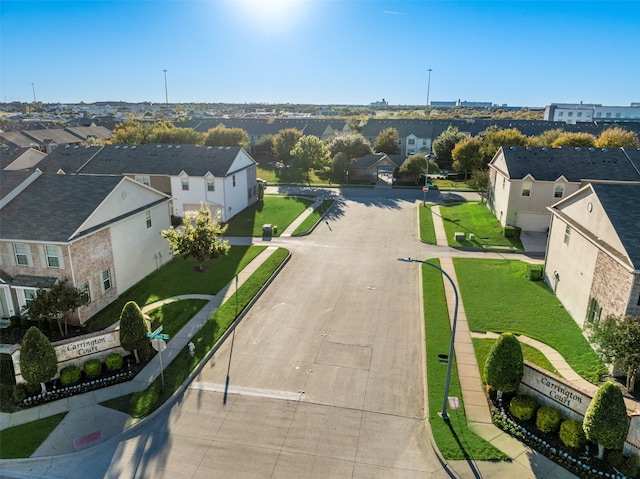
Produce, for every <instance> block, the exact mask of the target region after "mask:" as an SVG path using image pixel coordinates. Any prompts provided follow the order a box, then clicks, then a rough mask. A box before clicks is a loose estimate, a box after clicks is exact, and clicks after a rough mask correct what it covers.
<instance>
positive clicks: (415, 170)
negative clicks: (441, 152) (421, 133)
mask: <svg viewBox="0 0 640 479" xmlns="http://www.w3.org/2000/svg"><path fill="white" fill-rule="evenodd" d="M427 165H428V166H427ZM439 171H440V168H438V164H437V163H436V162H435V161H433V160H429V162H428V163H427V156H426V155H423V154H420V153H418V154H415V155H411V156H410V157H409V158H407V159H406V160H404V161H403V162H402V165H400V168H399V170H398V173H399V174H400V175H401V176H409V177H413V178H415V179H416V183H419V182H420V178H421V177H423V176H425V173H438V172H439Z"/></svg>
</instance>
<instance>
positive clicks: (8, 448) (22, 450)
mask: <svg viewBox="0 0 640 479" xmlns="http://www.w3.org/2000/svg"><path fill="white" fill-rule="evenodd" d="M66 415H67V413H66V412H63V413H60V414H56V415H55V416H49V417H46V418H44V419H37V420H35V421H33V422H29V423H27V424H21V425H20V426H13V427H10V428H7V429H3V430H2V432H1V434H2V440H0V459H17V458H22V457H29V456H31V454H33V453H34V452H35V451H36V449H38V447H40V444H42V442H43V441H44V440H45V439H46V438H47V437H49V434H51V433H52V432H53V430H54V429H55V428H56V427H57V426H58V424H60V421H62V420H63V419H64V417H65V416H66Z"/></svg>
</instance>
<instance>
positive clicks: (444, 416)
mask: <svg viewBox="0 0 640 479" xmlns="http://www.w3.org/2000/svg"><path fill="white" fill-rule="evenodd" d="M398 260H400V261H406V262H409V263H422V264H426V265H429V266H431V267H432V268H435V269H437V270H438V271H440V272H441V273H442V274H443V275H444V276H445V277H446V278H447V279H448V280H449V282H450V283H451V286H452V287H453V293H454V294H455V298H456V302H455V307H454V310H453V325H452V326H451V342H450V343H449V357H448V358H447V380H446V382H445V385H444V401H443V403H442V412H441V413H440V415H441V416H442V419H444V420H445V421H448V420H449V415H448V414H447V404H448V402H449V385H450V384H451V369H452V367H453V353H454V350H453V344H454V342H455V339H456V325H457V323H458V288H456V284H455V283H454V282H453V279H451V276H449V275H448V274H447V272H446V271H445V270H443V269H442V268H441V267H440V266H438V265H435V264H433V263H430V262H428V261H422V260H419V259H413V258H398Z"/></svg>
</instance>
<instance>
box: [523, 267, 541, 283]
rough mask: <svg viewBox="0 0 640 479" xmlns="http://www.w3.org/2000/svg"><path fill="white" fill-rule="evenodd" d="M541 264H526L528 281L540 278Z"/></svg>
mask: <svg viewBox="0 0 640 479" xmlns="http://www.w3.org/2000/svg"><path fill="white" fill-rule="evenodd" d="M542 271H543V266H542V265H541V264H528V265H527V279H528V280H529V281H540V280H541V279H542Z"/></svg>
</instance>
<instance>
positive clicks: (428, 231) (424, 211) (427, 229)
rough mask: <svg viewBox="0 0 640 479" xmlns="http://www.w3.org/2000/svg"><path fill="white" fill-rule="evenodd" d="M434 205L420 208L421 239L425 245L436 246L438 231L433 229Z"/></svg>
mask: <svg viewBox="0 0 640 479" xmlns="http://www.w3.org/2000/svg"><path fill="white" fill-rule="evenodd" d="M432 206H433V205H432V204H430V203H427V204H426V205H425V206H422V205H420V206H418V208H419V209H418V213H419V215H420V219H419V221H420V239H421V240H422V241H424V242H425V243H429V244H436V230H435V229H434V227H433V216H432V213H431V207H432Z"/></svg>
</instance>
